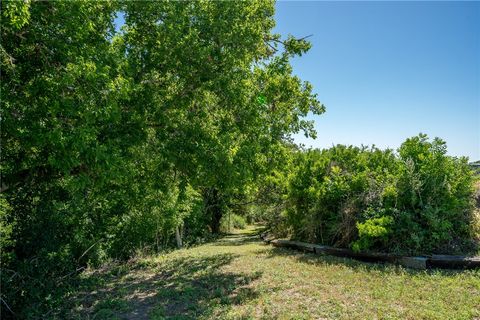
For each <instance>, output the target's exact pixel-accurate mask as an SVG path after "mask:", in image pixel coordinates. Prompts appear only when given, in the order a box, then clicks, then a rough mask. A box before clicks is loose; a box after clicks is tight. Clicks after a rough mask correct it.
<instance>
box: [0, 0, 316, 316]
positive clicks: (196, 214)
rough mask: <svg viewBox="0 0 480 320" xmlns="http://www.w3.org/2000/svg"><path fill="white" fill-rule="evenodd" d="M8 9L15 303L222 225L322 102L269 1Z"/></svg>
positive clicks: (6, 177)
mask: <svg viewBox="0 0 480 320" xmlns="http://www.w3.org/2000/svg"><path fill="white" fill-rule="evenodd" d="M1 9H2V13H1V15H2V23H1V37H2V41H1V47H0V55H1V56H0V63H1V93H2V97H1V117H2V130H1V139H2V168H1V175H2V191H3V192H2V198H1V201H2V202H1V206H0V208H1V212H0V220H1V222H0V223H1V224H0V225H1V226H2V239H1V244H2V253H1V254H2V261H1V263H2V270H6V271H4V272H2V303H5V304H8V305H9V307H11V309H12V311H14V312H15V313H17V316H19V317H38V316H40V315H42V314H43V312H46V311H49V312H52V310H53V313H54V310H55V307H56V304H57V303H58V299H55V297H54V298H52V296H49V294H51V293H52V292H55V294H54V295H57V296H60V295H61V294H62V290H59V288H61V287H62V285H64V284H65V282H64V280H59V279H68V277H67V276H66V275H72V274H75V272H76V271H77V270H79V268H81V267H82V266H85V265H86V264H87V263H93V264H94V263H97V262H101V261H103V260H104V259H106V258H108V257H119V258H125V257H128V256H130V255H132V254H133V253H134V252H135V251H136V250H138V249H139V248H150V249H152V250H153V249H155V250H158V249H160V248H162V247H165V246H166V245H170V244H172V243H173V242H174V241H175V235H177V236H178V237H177V239H178V238H179V237H181V236H183V239H180V241H182V240H183V241H195V239H197V238H198V237H202V236H204V235H205V233H206V232H213V233H216V232H218V231H219V228H220V220H221V218H222V216H224V214H225V212H226V211H227V210H230V209H231V208H233V207H234V206H235V204H236V203H237V202H238V199H245V197H246V195H247V194H251V192H250V191H249V190H251V189H252V188H254V187H252V186H254V185H255V184H256V182H257V181H259V180H258V179H259V178H260V177H265V176H268V175H269V174H270V172H271V171H272V169H273V168H275V166H276V165H277V164H278V162H279V161H281V159H282V150H284V147H283V145H284V143H285V141H288V139H289V136H290V134H291V133H293V132H299V131H304V132H305V133H306V134H308V135H314V131H313V127H312V124H311V123H310V122H308V121H305V120H303V118H302V117H303V116H305V115H306V114H307V113H308V112H313V113H315V114H320V113H322V112H323V111H324V108H323V106H322V105H321V104H320V103H319V102H318V101H317V98H316V96H315V95H314V94H313V93H312V87H311V86H310V84H308V83H306V82H302V81H301V80H300V79H299V78H297V77H296V76H294V75H292V70H291V67H290V64H289V59H290V58H291V57H293V56H295V55H301V54H302V53H304V52H305V51H307V50H308V49H309V43H308V42H307V41H305V40H304V39H299V40H297V39H294V38H293V37H289V38H287V39H281V38H280V36H279V35H277V34H273V33H272V28H273V26H274V19H273V15H274V3H273V2H272V1H249V2H219V1H218V2H217V1H215V2H209V1H198V2H166V1H159V2H150V1H149V2H109V1H105V2H61V1H55V2H29V1H3V2H2V3H1ZM119 12H122V13H123V14H124V16H125V24H124V26H123V30H122V32H120V33H117V32H115V26H114V25H113V21H114V17H115V16H116V15H117V14H118V13H119ZM249 192H250V193H249ZM176 231H178V232H176ZM2 313H4V314H5V316H9V315H11V314H10V313H9V311H8V308H2Z"/></svg>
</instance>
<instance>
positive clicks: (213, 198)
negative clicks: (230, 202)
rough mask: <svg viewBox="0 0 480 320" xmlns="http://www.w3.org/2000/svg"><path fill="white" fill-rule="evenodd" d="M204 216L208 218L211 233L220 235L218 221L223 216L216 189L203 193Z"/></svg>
mask: <svg viewBox="0 0 480 320" xmlns="http://www.w3.org/2000/svg"><path fill="white" fill-rule="evenodd" d="M203 199H204V201H205V207H206V210H205V211H206V214H207V215H208V217H209V218H210V229H211V230H212V233H214V234H218V233H220V220H221V219H222V216H223V208H222V203H221V198H220V194H219V192H218V190H217V189H216V188H210V189H207V190H205V192H204V193H203Z"/></svg>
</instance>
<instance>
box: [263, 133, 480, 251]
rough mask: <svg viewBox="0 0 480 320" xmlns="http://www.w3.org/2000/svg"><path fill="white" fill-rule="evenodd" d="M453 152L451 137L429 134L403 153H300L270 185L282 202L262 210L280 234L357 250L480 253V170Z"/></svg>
mask: <svg viewBox="0 0 480 320" xmlns="http://www.w3.org/2000/svg"><path fill="white" fill-rule="evenodd" d="M446 152H447V147H446V144H445V142H444V141H442V140H441V139H438V138H436V139H434V140H433V141H432V140H429V139H428V137H427V136H426V135H423V134H420V135H419V136H416V137H412V138H410V139H407V140H406V141H405V142H404V143H403V144H402V145H401V147H400V148H399V149H398V152H393V151H392V150H379V149H377V148H374V147H372V148H367V147H362V148H358V147H352V146H349V147H347V146H343V145H338V146H335V147H332V148H330V149H326V150H308V151H303V152H296V153H294V154H293V155H292V160H291V161H290V162H289V163H288V164H287V165H286V166H285V168H284V169H283V170H282V171H281V172H277V174H275V175H273V176H272V178H271V179H269V180H268V181H267V183H266V184H265V185H264V188H265V189H266V190H267V189H268V190H270V194H271V195H270V197H271V198H275V203H276V205H275V206H271V205H267V206H266V207H265V209H266V210H265V211H263V212H265V214H263V215H262V214H260V216H259V217H260V218H262V219H264V220H265V221H267V222H268V225H269V226H270V228H271V231H272V232H273V233H274V234H276V235H277V236H289V237H293V238H294V239H299V240H302V241H307V242H311V243H320V244H325V245H332V246H337V247H343V248H351V249H353V250H356V251H377V252H378V251H383V252H390V253H398V254H410V255H415V254H419V255H422V254H475V253H477V254H478V251H477V250H478V245H479V241H480V210H475V208H474V207H475V201H474V194H475V190H474V182H475V181H476V180H478V177H475V175H474V173H473V171H472V170H471V169H470V168H469V165H468V162H467V159H466V158H456V157H450V156H448V155H447V154H446ZM274 194H275V195H276V196H273V195H274ZM259 212H262V211H261V210H259Z"/></svg>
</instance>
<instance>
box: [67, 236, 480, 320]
mask: <svg viewBox="0 0 480 320" xmlns="http://www.w3.org/2000/svg"><path fill="white" fill-rule="evenodd" d="M253 232H254V230H253V229H249V230H247V231H245V232H243V233H239V234H234V235H230V236H227V237H225V238H223V239H221V240H219V241H216V242H213V243H210V244H205V245H202V246H198V247H194V248H190V249H183V250H178V251H174V252H172V253H169V254H166V255H160V256H155V257H146V258H139V259H137V260H136V261H133V262H131V263H129V264H126V265H113V266H109V267H105V268H103V269H98V270H90V271H88V272H86V273H84V274H83V275H82V277H83V282H84V284H83V285H82V290H80V291H78V292H76V293H75V294H73V295H72V296H71V297H70V300H69V301H70V302H69V303H70V305H69V306H68V307H66V308H65V311H64V312H65V316H67V317H68V318H82V319H85V318H95V319H312V318H313V319H376V318H377V319H378V318H381V319H472V318H478V317H480V271H478V270H477V271H412V270H407V269H404V268H401V267H396V266H383V265H375V264H368V263H361V262H356V261H352V260H349V259H342V258H335V257H328V256H316V255H312V254H304V253H299V252H295V251H291V250H288V249H282V248H274V247H271V246H269V245H264V244H263V243H262V242H260V241H259V240H258V238H257V237H256V236H255V235H254V233H253Z"/></svg>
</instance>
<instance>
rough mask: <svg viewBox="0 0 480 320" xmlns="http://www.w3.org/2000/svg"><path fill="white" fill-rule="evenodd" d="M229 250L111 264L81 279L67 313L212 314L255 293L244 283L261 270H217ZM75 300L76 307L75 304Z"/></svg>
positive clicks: (183, 316) (117, 315) (125, 316)
mask: <svg viewBox="0 0 480 320" xmlns="http://www.w3.org/2000/svg"><path fill="white" fill-rule="evenodd" d="M235 257H236V256H234V255H232V254H218V255H213V256H198V257H191V256H189V257H179V258H175V259H168V260H167V259H165V260H161V261H160V262H158V263H153V262H151V263H148V264H146V265H145V264H144V265H142V264H135V265H130V266H129V267H126V266H125V265H123V266H117V267H114V268H112V269H106V270H100V271H97V272H95V273H93V274H91V275H89V276H88V277H86V278H85V279H84V280H83V284H82V288H83V290H82V292H78V293H77V294H76V295H75V296H74V297H73V299H72V300H71V304H72V305H73V306H74V307H73V308H71V310H72V311H71V312H70V314H68V315H67V316H68V318H78V319H80V318H81V319H85V318H87V319H88V318H94V319H197V318H199V317H212V318H218V317H221V316H222V315H223V314H225V313H226V312H227V311H228V310H229V308H230V307H231V306H233V305H237V304H242V303H244V302H247V301H248V300H250V299H254V298H256V297H257V293H256V292H255V291H254V289H252V288H251V287H249V286H248V285H249V284H250V283H251V282H252V281H254V280H256V279H258V278H259V277H260V276H261V274H259V273H253V274H241V273H228V272H221V270H220V268H221V267H222V266H225V265H228V264H229V263H231V262H232V260H233V259H235ZM75 306H76V307H75Z"/></svg>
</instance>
